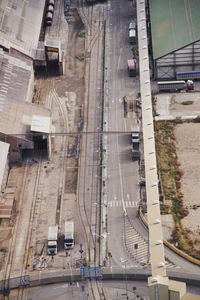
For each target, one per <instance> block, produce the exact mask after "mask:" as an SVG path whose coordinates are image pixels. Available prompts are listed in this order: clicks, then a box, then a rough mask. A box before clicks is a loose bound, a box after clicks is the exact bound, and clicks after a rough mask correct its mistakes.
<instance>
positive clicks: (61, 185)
mask: <svg viewBox="0 0 200 300" xmlns="http://www.w3.org/2000/svg"><path fill="white" fill-rule="evenodd" d="M51 97H52V99H53V101H55V103H56V104H57V107H58V109H59V112H60V116H61V119H60V122H62V127H63V133H65V132H69V126H68V117H67V109H66V105H65V102H63V101H62V99H61V98H59V96H58V94H57V92H56V90H55V87H53V89H52V91H51ZM61 138H62V142H61V153H67V149H68V141H69V137H68V136H66V135H62V137H61ZM66 169H67V168H66V159H64V160H60V171H61V172H60V176H59V182H58V196H57V209H56V220H55V224H57V225H59V226H60V225H61V219H60V212H61V210H62V199H63V195H64V192H65V190H64V189H65V175H66Z"/></svg>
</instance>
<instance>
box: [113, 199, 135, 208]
mask: <svg viewBox="0 0 200 300" xmlns="http://www.w3.org/2000/svg"><path fill="white" fill-rule="evenodd" d="M124 206H125V207H138V201H124ZM108 207H122V201H120V200H112V201H108Z"/></svg>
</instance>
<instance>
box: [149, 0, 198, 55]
mask: <svg viewBox="0 0 200 300" xmlns="http://www.w3.org/2000/svg"><path fill="white" fill-rule="evenodd" d="M150 16H151V33H152V48H153V58H154V59H158V58H160V57H162V56H164V55H166V54H168V53H171V52H173V51H175V50H177V49H180V48H183V47H185V46H187V45H189V44H191V43H193V42H195V41H198V40H200V30H199V28H200V9H199V0H190V1H184V0H176V1H171V0H150Z"/></svg>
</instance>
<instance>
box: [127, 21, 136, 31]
mask: <svg viewBox="0 0 200 300" xmlns="http://www.w3.org/2000/svg"><path fill="white" fill-rule="evenodd" d="M136 28H137V22H136V20H132V21H131V22H130V23H129V30H132V29H134V30H136Z"/></svg>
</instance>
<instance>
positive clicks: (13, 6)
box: [0, 0, 45, 58]
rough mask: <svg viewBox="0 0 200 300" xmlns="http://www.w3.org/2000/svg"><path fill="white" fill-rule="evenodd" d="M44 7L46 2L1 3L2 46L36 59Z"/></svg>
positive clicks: (0, 33)
mask: <svg viewBox="0 0 200 300" xmlns="http://www.w3.org/2000/svg"><path fill="white" fill-rule="evenodd" d="M44 7H45V0H40V1H35V0H29V1H26V0H21V1H15V0H10V1H0V20H1V22H0V45H2V46H4V47H5V48H8V49H10V48H14V49H17V50H19V51H20V52H22V53H24V54H26V55H28V56H30V57H33V58H34V56H35V51H36V49H37V44H38V40H39V35H40V28H41V24H42V19H43V11H44Z"/></svg>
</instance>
